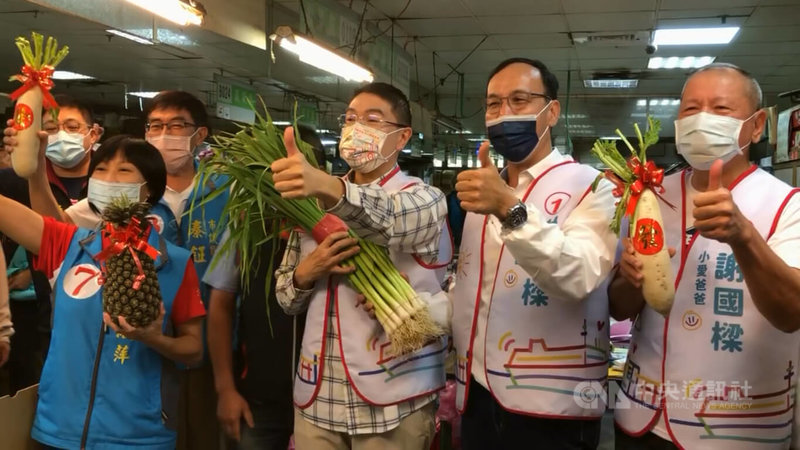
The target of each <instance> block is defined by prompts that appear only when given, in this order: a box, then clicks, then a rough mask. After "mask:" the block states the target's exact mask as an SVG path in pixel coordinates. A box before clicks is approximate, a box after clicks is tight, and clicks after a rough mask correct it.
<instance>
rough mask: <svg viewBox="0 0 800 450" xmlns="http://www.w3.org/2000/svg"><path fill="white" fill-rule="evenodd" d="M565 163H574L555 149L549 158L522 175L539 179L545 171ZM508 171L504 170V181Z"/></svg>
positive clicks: (524, 171)
mask: <svg viewBox="0 0 800 450" xmlns="http://www.w3.org/2000/svg"><path fill="white" fill-rule="evenodd" d="M564 161H572V157H571V156H569V155H563V154H561V152H559V151H558V149H557V148H556V147H553V149H552V150H551V151H550V153H549V154H548V155H547V156H545V157H544V159H542V160H541V161H539V162H537V163H536V164H534V165H532V166H531V167H528V168H527V169H525V170H523V171H522V172H520V175H523V174H526V177H530V179H531V180H535V179H537V178H539V177H540V176H541V175H542V174H543V173H544V172H545V171H547V169H549V168H551V167H553V166H555V165H556V164H560V163H562V162H564ZM506 171H507V169H503V173H502V175H503V178H504V179H506V173H507V172H506Z"/></svg>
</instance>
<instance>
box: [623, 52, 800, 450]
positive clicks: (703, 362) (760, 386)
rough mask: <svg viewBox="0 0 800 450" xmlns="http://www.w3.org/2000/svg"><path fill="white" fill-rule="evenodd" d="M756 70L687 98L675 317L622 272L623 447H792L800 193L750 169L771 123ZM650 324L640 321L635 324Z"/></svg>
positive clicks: (706, 77)
mask: <svg viewBox="0 0 800 450" xmlns="http://www.w3.org/2000/svg"><path fill="white" fill-rule="evenodd" d="M761 100H762V99H761V88H760V87H759V85H758V82H756V80H755V79H754V78H753V77H752V76H751V75H750V74H748V73H747V72H745V71H744V70H742V69H740V68H738V67H736V66H733V65H730V64H724V63H723V64H711V65H709V66H705V67H704V68H702V69H700V70H699V71H697V72H695V73H694V74H693V75H692V76H690V77H689V78H688V80H687V81H686V84H685V85H684V88H683V94H682V96H681V104H680V108H679V110H678V120H676V121H675V144H676V145H677V148H678V152H679V153H680V154H681V155H683V157H684V158H686V160H687V161H688V162H689V164H690V165H691V166H692V168H691V169H690V170H686V171H684V172H683V173H680V174H675V175H672V176H669V177H667V178H666V179H665V180H664V187H665V188H666V192H665V194H664V195H665V199H666V200H667V201H669V202H670V203H672V204H673V205H675V209H674V210H673V209H670V208H664V207H662V208H661V211H662V213H663V214H664V217H663V218H664V236H665V238H666V239H665V242H666V244H667V245H668V246H670V247H674V248H675V250H676V254H675V256H674V257H673V258H672V271H673V273H674V274H675V275H676V279H675V280H674V283H675V303H674V305H673V307H672V311H671V312H670V313H669V316H668V317H667V318H665V317H663V316H661V315H660V314H658V313H656V312H655V311H653V310H652V309H650V307H649V306H647V305H645V304H644V300H643V299H642V297H641V291H639V290H637V289H632V288H631V285H632V284H636V281H637V279H641V278H642V277H647V276H648V275H652V274H647V273H641V272H639V271H638V269H637V267H636V266H637V264H636V263H637V262H636V259H635V257H634V258H632V257H631V256H630V255H628V256H627V257H625V258H623V259H622V260H621V261H620V268H621V270H620V271H619V273H618V275H617V276H615V278H614V281H613V282H612V284H611V288H610V290H609V297H610V300H611V311H612V314H613V315H614V317H615V318H617V319H623V318H628V317H637V318H636V324H635V326H634V335H633V340H632V342H631V346H630V351H629V352H628V362H627V367H626V370H625V375H624V379H623V382H622V385H621V387H622V388H621V389H620V394H619V396H618V398H617V408H616V409H615V413H616V414H615V415H616V423H617V425H618V426H619V427H620V428H621V430H618V432H617V436H616V445H617V449H651V448H659V449H660V448H702V449H711V450H713V449H725V450H732V449H748V450H751V449H767V448H770V449H771V448H788V447H789V440H790V438H791V427H792V412H793V410H794V399H795V390H796V383H797V381H796V379H797V370H798V368H797V366H798V348H800V332H799V331H797V330H798V329H799V328H800V297H798V292H800V270H798V268H800V195H795V194H796V193H797V192H798V190H797V189H793V188H792V187H791V186H788V185H786V184H785V183H783V182H782V181H780V180H778V179H776V178H775V177H773V176H771V175H769V174H768V173H766V172H764V171H762V170H760V169H758V168H757V167H756V166H754V165H752V164H751V163H750V161H749V158H748V152H749V147H750V143H751V142H757V141H758V139H759V138H760V136H761V134H762V132H763V130H764V124H765V121H766V114H765V113H764V111H763V110H761V109H760V106H761ZM637 315H638V316H637Z"/></svg>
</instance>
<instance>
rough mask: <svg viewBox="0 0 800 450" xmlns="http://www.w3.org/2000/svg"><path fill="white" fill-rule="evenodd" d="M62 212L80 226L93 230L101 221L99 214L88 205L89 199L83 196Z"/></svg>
mask: <svg viewBox="0 0 800 450" xmlns="http://www.w3.org/2000/svg"><path fill="white" fill-rule="evenodd" d="M64 212H65V213H67V216H69V218H70V220H72V223H74V224H75V225H76V226H78V227H80V228H88V229H90V230H93V229H95V228H97V225H99V224H100V222H102V221H103V218H102V217H100V214H97V213H96V212H94V210H93V209H92V208H91V207H90V206H89V200H88V199H85V198H84V199H82V200H80V201H78V202H77V203H75V204H74V205H72V206H70V207H69V208H67V209H65V210H64Z"/></svg>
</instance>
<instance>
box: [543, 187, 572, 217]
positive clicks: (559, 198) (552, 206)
mask: <svg viewBox="0 0 800 450" xmlns="http://www.w3.org/2000/svg"><path fill="white" fill-rule="evenodd" d="M570 198H572V196H571V195H569V194H568V193H566V192H554V193H552V194H550V195H549V196H548V197H547V200H545V201H544V210H545V212H547V214H550V215H551V216H555V215H556V214H558V212H559V211H560V210H561V207H562V206H564V205H566V204H567V202H568V201H569V199H570Z"/></svg>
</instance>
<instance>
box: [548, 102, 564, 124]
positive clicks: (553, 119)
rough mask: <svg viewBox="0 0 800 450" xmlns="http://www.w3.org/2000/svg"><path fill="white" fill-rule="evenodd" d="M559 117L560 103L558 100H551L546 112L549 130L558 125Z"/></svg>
mask: <svg viewBox="0 0 800 450" xmlns="http://www.w3.org/2000/svg"><path fill="white" fill-rule="evenodd" d="M560 116H561V102H559V101H558V100H553V101H552V102H551V103H550V108H549V110H548V111H547V119H548V121H547V122H548V124H550V128H553V127H555V126H556V124H557V123H558V118H559V117H560Z"/></svg>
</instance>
